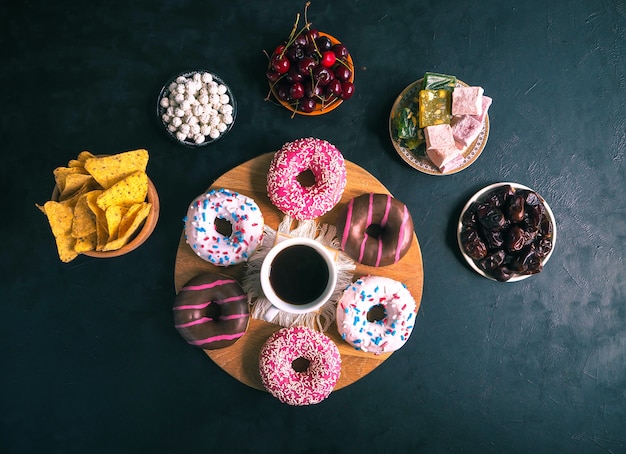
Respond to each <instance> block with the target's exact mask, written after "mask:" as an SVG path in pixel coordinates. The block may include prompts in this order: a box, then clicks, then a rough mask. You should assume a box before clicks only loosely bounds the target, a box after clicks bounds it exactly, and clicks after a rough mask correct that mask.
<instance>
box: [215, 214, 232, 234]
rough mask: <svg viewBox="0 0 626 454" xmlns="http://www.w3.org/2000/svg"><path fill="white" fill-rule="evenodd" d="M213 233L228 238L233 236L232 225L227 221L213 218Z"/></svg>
mask: <svg viewBox="0 0 626 454" xmlns="http://www.w3.org/2000/svg"><path fill="white" fill-rule="evenodd" d="M215 231H216V232H217V233H219V234H220V235H224V236H226V237H230V236H231V235H232V234H233V225H232V224H231V222H230V221H229V220H227V219H224V218H220V217H217V218H215Z"/></svg>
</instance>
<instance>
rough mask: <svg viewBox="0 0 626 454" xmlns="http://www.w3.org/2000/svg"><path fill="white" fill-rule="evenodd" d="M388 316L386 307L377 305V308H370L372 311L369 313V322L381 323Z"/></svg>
mask: <svg viewBox="0 0 626 454" xmlns="http://www.w3.org/2000/svg"><path fill="white" fill-rule="evenodd" d="M386 316H387V311H386V310H385V306H383V305H382V304H377V305H376V306H372V307H370V310H369V311H367V321H368V322H370V323H374V322H380V321H381V320H383V319H384V318H385V317H386Z"/></svg>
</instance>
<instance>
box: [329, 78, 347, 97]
mask: <svg viewBox="0 0 626 454" xmlns="http://www.w3.org/2000/svg"><path fill="white" fill-rule="evenodd" d="M326 93H328V94H331V95H335V96H337V97H339V96H341V95H342V94H343V87H342V86H341V81H340V80H339V79H333V80H331V81H330V82H328V85H327V86H326Z"/></svg>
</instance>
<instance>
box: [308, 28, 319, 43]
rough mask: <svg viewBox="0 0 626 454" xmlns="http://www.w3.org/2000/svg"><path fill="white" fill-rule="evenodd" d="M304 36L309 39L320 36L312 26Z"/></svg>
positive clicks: (312, 39)
mask: <svg viewBox="0 0 626 454" xmlns="http://www.w3.org/2000/svg"><path fill="white" fill-rule="evenodd" d="M306 36H307V38H308V39H309V41H315V40H316V39H317V38H319V37H320V32H319V31H317V30H316V29H314V28H312V29H310V30H309V31H308V32H307V33H306Z"/></svg>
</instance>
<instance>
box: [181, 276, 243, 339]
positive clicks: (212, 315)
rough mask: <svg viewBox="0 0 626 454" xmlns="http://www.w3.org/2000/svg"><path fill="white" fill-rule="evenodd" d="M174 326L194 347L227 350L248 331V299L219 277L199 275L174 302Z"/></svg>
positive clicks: (233, 282)
mask: <svg viewBox="0 0 626 454" xmlns="http://www.w3.org/2000/svg"><path fill="white" fill-rule="evenodd" d="M173 310H174V326H175V327H176V329H177V330H178V332H179V333H180V335H181V336H182V337H183V338H184V339H185V340H186V341H187V342H188V343H189V344H191V345H193V346H194V347H198V348H202V349H205V350H216V349H218V348H224V347H228V346H230V345H232V344H234V343H235V342H236V341H237V340H238V339H239V338H241V337H242V336H243V335H244V334H245V333H246V330H247V329H248V323H249V322H250V309H249V307H248V297H247V295H246V293H245V292H244V291H243V289H242V288H241V286H240V285H239V283H238V282H237V281H236V280H235V279H233V278H231V277H229V276H226V275H223V274H220V273H204V274H200V275H198V276H196V277H194V278H193V279H191V280H190V281H189V282H187V283H186V284H185V285H184V286H183V287H182V288H181V289H180V291H179V292H178V295H176V299H175V300H174V307H173Z"/></svg>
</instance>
